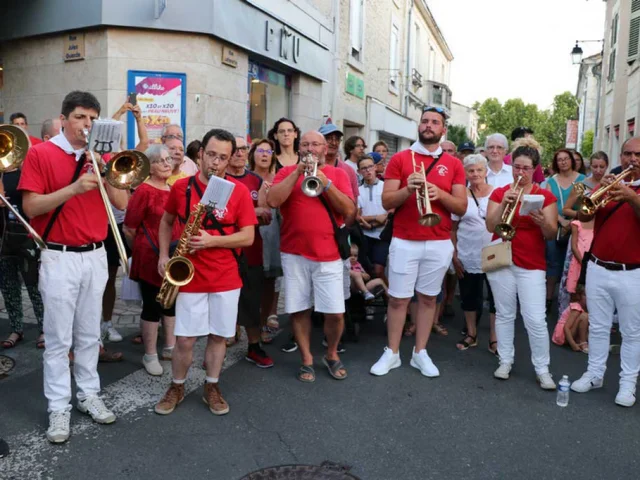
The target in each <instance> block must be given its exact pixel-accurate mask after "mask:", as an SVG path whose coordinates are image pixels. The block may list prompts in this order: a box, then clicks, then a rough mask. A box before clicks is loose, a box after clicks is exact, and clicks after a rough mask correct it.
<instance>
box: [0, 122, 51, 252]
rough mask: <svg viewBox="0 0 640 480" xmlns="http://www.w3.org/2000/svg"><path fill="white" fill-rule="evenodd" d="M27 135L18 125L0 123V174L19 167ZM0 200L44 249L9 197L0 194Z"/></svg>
mask: <svg viewBox="0 0 640 480" xmlns="http://www.w3.org/2000/svg"><path fill="white" fill-rule="evenodd" d="M30 145H31V142H29V136H28V135H27V134H26V133H25V132H24V131H23V130H22V129H21V128H19V127H16V126H14V125H0V175H2V174H4V172H6V171H8V170H15V169H16V168H19V167H20V166H21V165H22V163H23V162H24V159H25V157H26V156H27V150H29V146H30ZM0 200H1V201H2V202H3V203H4V204H5V206H6V207H7V208H8V209H9V210H10V211H11V213H13V214H14V215H15V217H16V219H17V220H18V221H19V222H20V223H21V224H22V225H23V226H24V228H26V229H27V232H29V235H31V237H32V238H33V241H34V242H35V243H36V245H37V246H38V248H40V250H46V249H47V244H46V243H44V240H42V237H41V236H40V235H38V233H37V232H36V231H35V230H34V229H33V227H32V226H31V225H30V224H29V222H28V221H27V220H25V218H24V217H23V216H22V215H20V213H19V212H18V210H17V209H16V208H15V207H14V206H13V205H11V202H9V199H8V198H7V197H5V196H4V195H2V194H0Z"/></svg>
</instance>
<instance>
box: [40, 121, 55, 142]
mask: <svg viewBox="0 0 640 480" xmlns="http://www.w3.org/2000/svg"><path fill="white" fill-rule="evenodd" d="M52 128H53V119H52V118H47V119H46V120H45V121H44V122H42V127H41V128H40V138H41V139H43V140H44V136H45V135H50V132H51V129H52Z"/></svg>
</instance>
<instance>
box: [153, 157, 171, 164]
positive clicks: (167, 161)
mask: <svg viewBox="0 0 640 480" xmlns="http://www.w3.org/2000/svg"><path fill="white" fill-rule="evenodd" d="M151 163H153V164H154V165H161V164H163V163H164V164H165V165H171V164H172V163H173V160H171V159H170V158H160V159H158V160H154V161H153V162H151Z"/></svg>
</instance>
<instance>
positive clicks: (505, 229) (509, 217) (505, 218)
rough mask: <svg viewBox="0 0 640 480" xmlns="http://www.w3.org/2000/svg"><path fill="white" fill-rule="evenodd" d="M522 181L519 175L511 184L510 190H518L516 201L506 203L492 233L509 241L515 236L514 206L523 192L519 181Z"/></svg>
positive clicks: (516, 205)
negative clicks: (499, 220)
mask: <svg viewBox="0 0 640 480" xmlns="http://www.w3.org/2000/svg"><path fill="white" fill-rule="evenodd" d="M521 181H522V175H520V176H519V177H518V178H517V179H516V181H515V183H514V184H513V187H511V188H512V190H513V191H514V192H515V191H517V192H518V196H517V198H516V201H515V202H513V203H512V204H510V205H507V206H506V207H505V208H504V211H503V212H502V217H501V222H500V223H499V224H498V225H496V228H495V231H494V233H495V234H496V235H498V236H499V237H500V238H501V239H502V240H504V241H509V240H513V237H515V236H516V227H514V226H513V217H514V216H515V214H516V208H517V207H518V203H520V200H521V199H522V194H523V193H524V188H522V187H520V188H519V185H520V182H521Z"/></svg>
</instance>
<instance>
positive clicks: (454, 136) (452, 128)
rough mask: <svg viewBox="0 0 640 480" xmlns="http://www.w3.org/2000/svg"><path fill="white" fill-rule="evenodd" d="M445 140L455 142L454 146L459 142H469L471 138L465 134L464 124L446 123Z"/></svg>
mask: <svg viewBox="0 0 640 480" xmlns="http://www.w3.org/2000/svg"><path fill="white" fill-rule="evenodd" d="M447 140H449V141H450V142H453V143H455V144H456V147H457V146H459V145H460V144H461V143H464V142H470V141H471V140H470V139H469V137H468V136H467V129H466V128H465V126H464V125H448V126H447Z"/></svg>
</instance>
